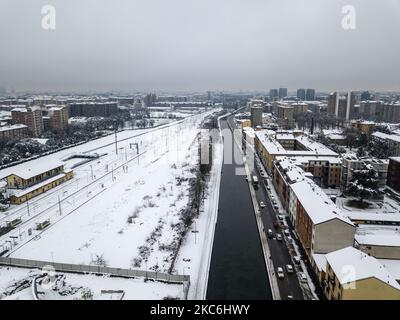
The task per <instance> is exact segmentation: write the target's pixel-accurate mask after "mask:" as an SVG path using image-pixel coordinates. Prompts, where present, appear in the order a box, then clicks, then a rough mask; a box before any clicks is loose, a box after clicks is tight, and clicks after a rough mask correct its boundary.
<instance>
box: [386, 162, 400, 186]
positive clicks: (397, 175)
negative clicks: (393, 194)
mask: <svg viewBox="0 0 400 320" xmlns="http://www.w3.org/2000/svg"><path fill="white" fill-rule="evenodd" d="M387 185H388V187H390V188H392V189H394V190H395V191H397V192H400V157H391V158H389V165H388V174H387Z"/></svg>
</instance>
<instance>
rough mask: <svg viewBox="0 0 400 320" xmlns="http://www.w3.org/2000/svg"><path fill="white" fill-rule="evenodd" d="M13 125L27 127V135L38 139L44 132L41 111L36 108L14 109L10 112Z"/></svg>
mask: <svg viewBox="0 0 400 320" xmlns="http://www.w3.org/2000/svg"><path fill="white" fill-rule="evenodd" d="M11 117H12V123H13V124H24V125H26V126H27V127H28V131H29V134H30V135H31V136H34V137H38V136H40V135H41V134H42V132H43V131H44V125H43V118H42V110H41V108H40V107H38V106H34V107H27V108H15V109H13V110H11Z"/></svg>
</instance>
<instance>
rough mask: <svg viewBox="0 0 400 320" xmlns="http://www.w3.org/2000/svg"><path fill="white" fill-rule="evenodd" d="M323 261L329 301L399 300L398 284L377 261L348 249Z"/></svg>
mask: <svg viewBox="0 0 400 320" xmlns="http://www.w3.org/2000/svg"><path fill="white" fill-rule="evenodd" d="M325 258H326V271H325V279H324V280H325V281H324V282H323V289H324V293H325V296H326V298H327V299H328V300H400V285H399V284H398V283H397V281H396V280H395V278H394V277H393V276H392V275H391V274H390V273H389V272H388V270H387V269H386V268H385V267H384V266H383V265H382V263H381V262H379V261H378V260H377V259H375V258H373V257H370V256H368V255H367V254H365V253H363V252H361V251H360V250H357V249H355V248H353V247H351V246H349V247H347V248H343V249H341V250H337V251H334V252H331V253H328V254H327V255H325Z"/></svg>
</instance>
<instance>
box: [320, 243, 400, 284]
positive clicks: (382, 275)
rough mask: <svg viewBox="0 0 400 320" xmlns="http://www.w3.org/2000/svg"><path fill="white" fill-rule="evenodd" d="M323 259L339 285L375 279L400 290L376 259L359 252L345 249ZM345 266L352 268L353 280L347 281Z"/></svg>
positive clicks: (329, 254)
mask: <svg viewBox="0 0 400 320" xmlns="http://www.w3.org/2000/svg"><path fill="white" fill-rule="evenodd" d="M325 257H326V260H327V262H328V263H329V265H330V266H331V268H332V270H333V272H334V273H335V275H336V277H337V278H338V280H339V282H340V283H341V284H346V283H350V282H353V281H358V280H363V279H368V278H376V279H378V280H381V281H382V282H384V283H386V284H388V285H390V286H392V287H393V288H395V289H398V290H400V285H399V284H398V283H397V281H396V280H395V279H394V277H393V276H392V275H391V274H390V273H389V272H388V270H387V269H386V268H385V267H384V266H383V265H382V264H381V263H380V262H379V261H378V259H375V258H373V257H370V256H369V255H367V254H365V253H363V252H361V251H360V250H357V249H355V248H353V247H347V248H344V249H340V250H337V251H334V252H330V253H328V254H327V255H325ZM347 266H349V267H352V268H354V270H355V272H354V274H352V275H353V276H354V277H353V278H350V279H349V273H348V269H347V268H346V267H347Z"/></svg>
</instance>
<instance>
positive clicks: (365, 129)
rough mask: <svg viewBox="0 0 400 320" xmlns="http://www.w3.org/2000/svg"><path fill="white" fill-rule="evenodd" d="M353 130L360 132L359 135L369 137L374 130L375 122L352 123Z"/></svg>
mask: <svg viewBox="0 0 400 320" xmlns="http://www.w3.org/2000/svg"><path fill="white" fill-rule="evenodd" d="M351 126H352V127H353V128H356V129H358V130H360V131H361V133H363V134H365V135H367V136H370V135H371V133H372V132H373V130H374V128H375V122H373V121H360V120H358V121H353V122H352V123H351Z"/></svg>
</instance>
